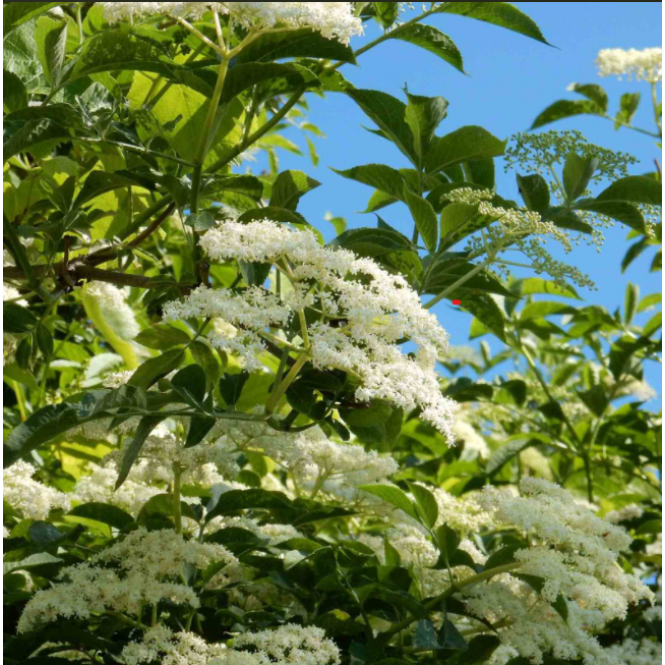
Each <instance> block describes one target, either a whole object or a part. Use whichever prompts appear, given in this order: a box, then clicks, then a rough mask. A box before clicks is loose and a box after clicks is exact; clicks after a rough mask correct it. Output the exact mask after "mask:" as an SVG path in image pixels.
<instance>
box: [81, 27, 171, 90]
mask: <svg viewBox="0 0 665 665" xmlns="http://www.w3.org/2000/svg"><path fill="white" fill-rule="evenodd" d="M174 66H175V65H174V63H173V62H172V61H171V60H170V59H169V58H168V57H166V55H165V54H164V51H162V50H161V49H160V48H159V47H158V46H157V45H156V44H155V42H154V41H152V40H149V39H143V38H141V37H140V36H139V35H137V34H132V32H130V27H129V26H125V25H122V26H119V27H118V28H113V29H108V28H107V29H104V30H101V31H99V32H98V33H96V34H94V35H92V36H91V37H89V38H88V39H86V40H85V42H84V43H83V46H82V47H81V51H80V53H79V56H78V58H76V60H75V61H74V63H73V65H72V67H71V70H70V72H69V75H68V81H69V82H70V83H71V82H72V81H74V80H76V79H78V78H82V77H84V76H89V75H90V74H98V73H100V72H114V71H132V70H133V71H143V72H153V73H154V74H159V75H161V76H164V77H166V78H169V79H170V78H173V70H174Z"/></svg>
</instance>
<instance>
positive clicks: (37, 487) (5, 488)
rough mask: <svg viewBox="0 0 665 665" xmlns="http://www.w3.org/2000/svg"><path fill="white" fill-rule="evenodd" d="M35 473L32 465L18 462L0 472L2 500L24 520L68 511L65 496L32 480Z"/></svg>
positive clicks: (67, 501) (37, 518)
mask: <svg viewBox="0 0 665 665" xmlns="http://www.w3.org/2000/svg"><path fill="white" fill-rule="evenodd" d="M36 472H37V469H35V467H34V466H32V464H29V463H28V462H23V461H22V460H19V461H18V462H16V463H15V464H13V465H12V466H10V467H9V468H7V469H4V470H3V471H2V498H3V499H4V500H5V501H7V503H9V505H11V506H12V508H14V509H15V510H18V511H19V512H20V513H21V514H22V515H23V517H24V518H25V519H30V520H44V519H46V518H47V517H48V514H49V513H50V512H51V510H53V509H61V510H65V511H68V510H69V509H70V497H69V496H68V495H67V494H63V493H62V492H58V490H55V489H53V488H52V487H49V486H48V485H44V484H43V483H40V482H39V481H38V480H33V478H32V477H33V476H34V475H35V473H36Z"/></svg>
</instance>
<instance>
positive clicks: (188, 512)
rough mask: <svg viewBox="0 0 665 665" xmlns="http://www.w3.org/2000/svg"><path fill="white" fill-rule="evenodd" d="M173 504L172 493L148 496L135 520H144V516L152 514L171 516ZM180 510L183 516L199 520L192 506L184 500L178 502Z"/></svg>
mask: <svg viewBox="0 0 665 665" xmlns="http://www.w3.org/2000/svg"><path fill="white" fill-rule="evenodd" d="M173 504H174V500H173V494H156V495H155V496H153V497H150V498H149V499H148V500H147V501H146V502H145V503H144V504H143V507H142V508H141V510H140V512H139V514H138V516H137V521H138V522H143V521H145V520H146V518H148V517H152V516H153V515H165V516H167V517H172V516H173V507H174V506H173ZM180 512H181V514H182V516H183V517H188V518H189V519H192V520H195V521H197V522H198V521H199V517H198V516H197V514H196V513H195V512H194V509H193V508H192V506H191V505H190V504H189V503H187V502H185V501H181V502H180Z"/></svg>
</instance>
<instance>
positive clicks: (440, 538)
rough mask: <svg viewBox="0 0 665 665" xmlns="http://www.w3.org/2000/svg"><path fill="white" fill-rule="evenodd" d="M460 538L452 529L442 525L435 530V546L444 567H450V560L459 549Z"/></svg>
mask: <svg viewBox="0 0 665 665" xmlns="http://www.w3.org/2000/svg"><path fill="white" fill-rule="evenodd" d="M461 542H462V538H461V537H460V535H459V534H458V533H457V531H455V530H454V529H451V528H450V527H449V526H448V525H447V524H443V525H442V526H440V527H439V528H438V529H437V530H436V544H437V546H438V548H439V551H440V552H441V559H442V560H443V562H444V563H445V566H449V565H451V563H450V562H451V560H452V558H453V555H454V554H455V552H457V549H458V548H459V545H460V543H461Z"/></svg>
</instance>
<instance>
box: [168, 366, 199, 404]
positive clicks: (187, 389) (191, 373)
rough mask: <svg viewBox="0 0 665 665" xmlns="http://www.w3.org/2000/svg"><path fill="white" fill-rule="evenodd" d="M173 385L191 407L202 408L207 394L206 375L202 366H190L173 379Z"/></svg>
mask: <svg viewBox="0 0 665 665" xmlns="http://www.w3.org/2000/svg"><path fill="white" fill-rule="evenodd" d="M171 385H172V386H173V387H174V388H175V389H176V391H177V392H178V393H179V394H180V395H182V397H183V399H184V400H185V401H186V402H187V404H189V405H190V406H194V407H196V408H202V402H203V399H204V397H205V393H206V375H205V372H204V371H203V368H202V367H201V366H200V365H188V366H187V367H183V369H181V370H179V371H178V372H177V373H176V375H175V376H174V377H173V378H172V379H171Z"/></svg>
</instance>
